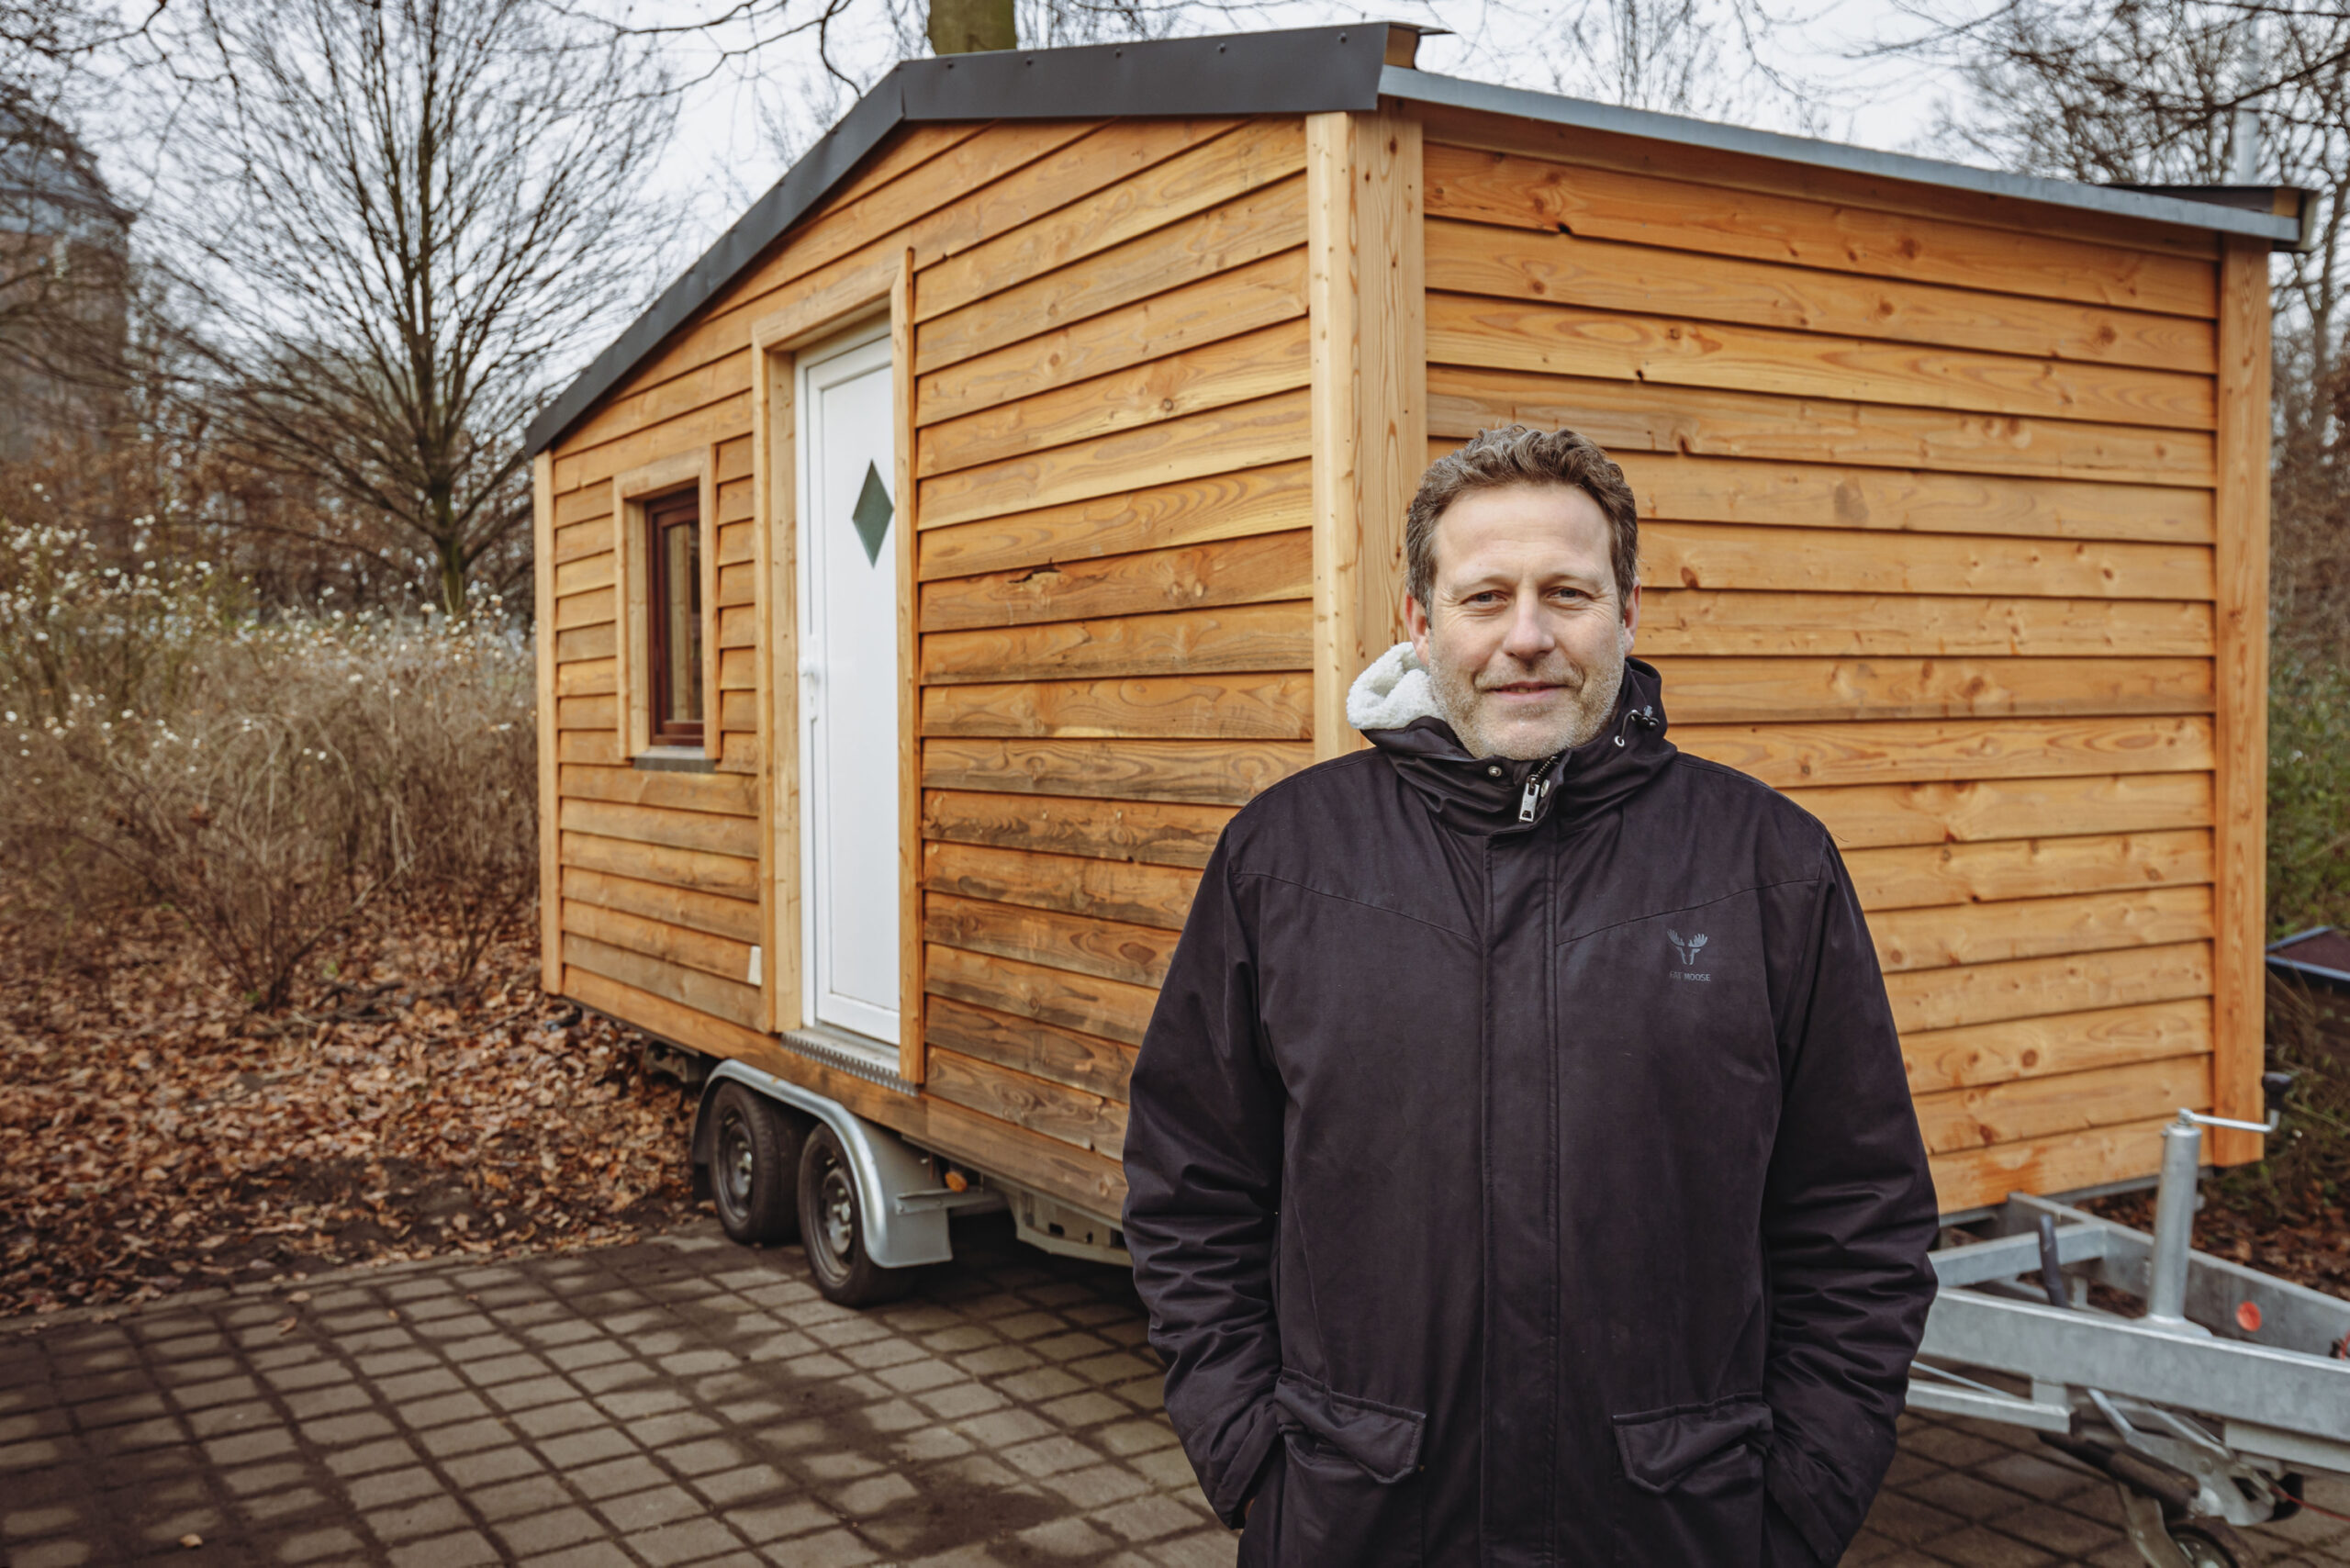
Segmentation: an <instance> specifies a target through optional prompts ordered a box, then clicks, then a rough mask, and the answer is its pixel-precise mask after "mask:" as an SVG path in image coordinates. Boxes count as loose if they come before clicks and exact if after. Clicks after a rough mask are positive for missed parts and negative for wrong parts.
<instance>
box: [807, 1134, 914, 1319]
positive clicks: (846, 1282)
mask: <svg viewBox="0 0 2350 1568" xmlns="http://www.w3.org/2000/svg"><path fill="white" fill-rule="evenodd" d="M800 1244H801V1245H802V1246H803V1247H805V1248H806V1249H807V1250H808V1271H809V1272H810V1273H811V1274H813V1275H814V1276H815V1277H816V1290H817V1293H818V1294H821V1295H822V1296H823V1298H824V1299H825V1300H826V1301H829V1302H832V1303H834V1304H835V1305H840V1306H879V1305H881V1304H882V1303H884V1302H890V1301H895V1300H897V1299H898V1298H899V1297H900V1296H901V1295H903V1294H906V1293H907V1292H908V1291H910V1290H912V1288H913V1283H914V1273H915V1271H913V1270H912V1269H885V1268H883V1267H881V1266H880V1265H879V1264H878V1263H876V1262H875V1261H874V1260H872V1259H871V1258H868V1257H867V1256H866V1252H865V1206H864V1204H863V1202H862V1200H860V1199H859V1198H858V1196H857V1193H856V1167H854V1166H853V1165H851V1164H850V1163H849V1158H848V1152H847V1151H846V1150H845V1149H844V1148H841V1140H840V1138H839V1137H837V1136H835V1135H834V1132H833V1129H832V1128H830V1127H827V1126H821V1125H820V1126H817V1128H816V1129H815V1130H814V1131H813V1132H811V1133H810V1134H809V1135H808V1141H807V1142H806V1143H805V1144H803V1145H802V1146H801V1147H800Z"/></svg>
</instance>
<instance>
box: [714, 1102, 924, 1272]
mask: <svg viewBox="0 0 2350 1568" xmlns="http://www.w3.org/2000/svg"><path fill="white" fill-rule="evenodd" d="M729 1080H732V1081H734V1082H737V1083H740V1084H743V1085H744V1087H746V1088H749V1089H751V1090H754V1091H755V1092H758V1093H761V1094H764V1095H766V1096H767V1098H768V1099H770V1100H774V1101H776V1102H778V1103H781V1104H784V1105H788V1106H789V1107H790V1108H791V1109H793V1110H795V1111H798V1112H800V1113H801V1114H805V1115H809V1116H812V1117H814V1118H815V1119H816V1120H817V1121H820V1122H822V1123H823V1124H824V1126H828V1127H830V1128H832V1129H833V1134H834V1137H838V1138H839V1139H840V1140H841V1148H842V1149H843V1150H844V1151H845V1152H846V1153H847V1155H848V1159H849V1164H850V1165H851V1166H852V1167H853V1168H854V1174H855V1175H856V1203H857V1208H858V1210H859V1211H860V1213H861V1214H862V1215H863V1217H864V1220H865V1251H866V1255H867V1257H869V1258H871V1259H872V1260H874V1262H876V1263H878V1264H879V1265H880V1266H881V1267H882V1268H885V1269H911V1268H912V1267H914V1266H915V1265H916V1264H920V1263H944V1262H946V1260H948V1259H950V1258H952V1257H954V1255H955V1249H954V1245H953V1243H952V1242H951V1241H950V1240H949V1238H948V1235H947V1228H946V1215H947V1211H946V1209H944V1208H940V1207H936V1206H931V1205H923V1206H917V1207H913V1208H912V1209H908V1208H904V1207H901V1204H899V1202H898V1197H899V1194H901V1193H923V1192H927V1191H929V1190H930V1189H932V1188H934V1187H935V1186H937V1185H938V1178H937V1175H936V1173H935V1172H934V1171H933V1170H931V1167H930V1161H929V1159H927V1158H926V1157H924V1156H923V1155H922V1154H921V1153H919V1152H917V1151H916V1150H915V1149H913V1148H912V1147H910V1146H909V1145H908V1144H907V1143H906V1142H905V1140H904V1139H902V1138H901V1137H898V1135H897V1134H895V1133H893V1132H890V1130H889V1129H888V1128H886V1127H879V1126H875V1125H874V1124H872V1123H871V1122H868V1121H867V1120H866V1119H865V1118H864V1117H862V1116H860V1115H858V1114H856V1112H854V1111H851V1110H850V1109H849V1108H848V1107H847V1106H845V1105H843V1104H842V1103H840V1102H838V1101H837V1100H832V1099H828V1098H826V1097H825V1096H823V1095H822V1094H819V1093H817V1092H815V1091H813V1090H811V1089H803V1088H801V1087H800V1085H799V1084H796V1083H793V1082H791V1081H789V1080H787V1079H781V1078H778V1077H776V1076H775V1075H774V1074H773V1073H770V1072H761V1071H760V1070H758V1069H757V1068H755V1067H751V1066H748V1065H747V1064H745V1063H743V1062H739V1061H722V1062H720V1063H719V1064H718V1065H717V1066H716V1067H714V1068H712V1069H711V1073H710V1080H709V1081H708V1082H707V1083H705V1084H703V1086H702V1095H701V1103H700V1104H699V1106H697V1107H696V1108H695V1111H694V1130H693V1141H692V1149H693V1164H694V1189H695V1192H696V1193H700V1191H701V1189H702V1187H703V1185H704V1183H705V1182H707V1181H708V1176H707V1171H708V1170H709V1167H710V1136H711V1135H710V1127H709V1122H710V1098H711V1095H712V1094H713V1093H715V1092H717V1089H718V1086H719V1085H720V1084H722V1083H724V1082H726V1081H729Z"/></svg>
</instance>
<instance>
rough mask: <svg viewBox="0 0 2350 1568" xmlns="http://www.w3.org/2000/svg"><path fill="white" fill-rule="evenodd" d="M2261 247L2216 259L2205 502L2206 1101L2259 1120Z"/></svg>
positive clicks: (2266, 322)
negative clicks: (2214, 410) (2209, 870)
mask: <svg viewBox="0 0 2350 1568" xmlns="http://www.w3.org/2000/svg"><path fill="white" fill-rule="evenodd" d="M2269 309H2270V307H2269V297H2268V248H2267V245H2266V242H2265V241H2260V242H2255V241H2248V240H2244V239H2238V238H2230V239H2228V240H2227V241H2225V242H2224V243H2223V245H2222V247H2221V252H2220V378H2219V411H2220V422H2219V430H2218V432H2217V436H2218V442H2219V473H2218V489H2217V495H2216V500H2217V507H2216V510H2217V514H2218V522H2219V531H2218V556H2217V561H2216V572H2215V576H2216V578H2217V587H2218V590H2219V599H2218V602H2217V603H2216V605H2215V606H2214V609H2215V610H2216V617H2215V625H2214V630H2215V632H2216V633H2217V637H2218V656H2217V658H2216V660H2215V663H2214V668H2213V685H2214V689H2215V690H2214V695H2215V696H2216V698H2217V699H2218V722H2217V734H2216V736H2215V743H2216V744H2215V747H2214V750H2215V754H2216V755H2215V762H2216V764H2217V766H2216V768H2215V775H2216V776H2215V778H2214V779H2213V807H2214V811H2213V830H2214V831H2213V836H2214V839H2215V841H2216V842H2215V846H2214V848H2215V851H2216V854H2215V859H2216V861H2217V864H2218V868H2219V880H2218V885H2217V888H2216V889H2215V899H2214V907H2213V916H2214V925H2215V931H2214V935H2215V941H2214V944H2213V951H2212V999H2211V1000H2212V1020H2211V1041H2212V1062H2211V1095H2212V1101H2213V1104H2214V1108H2215V1109H2216V1111H2217V1113H2218V1114H2220V1115H2222V1116H2229V1117H2233V1118H2236V1119H2238V1120H2244V1121H2257V1120H2259V1119H2260V1117H2261V1104H2262V1098H2263V1097H2262V1094H2261V1090H2260V1070H2261V1066H2262V1059H2261V1058H2262V1036H2263V1033H2264V1028H2263V1025H2264V1011H2265V1006H2266V976H2265V973H2264V955H2263V953H2262V951H2261V947H2262V943H2261V938H2262V936H2263V935H2264V934H2265V933H2266V930H2267V924H2268V908H2267V887H2266V871H2267V827H2268V821H2267V792H2266V790H2267V773H2268V445H2269V419H2270V414H2269V392H2270V387H2269V330H2270V317H2269ZM2261 1145H2262V1139H2261V1138H2260V1137H2259V1135H2257V1134H2255V1133H2241V1132H2231V1131H2227V1130H2224V1129H2221V1130H2216V1131H2215V1132H2214V1133H2213V1135H2212V1139H2211V1144H2210V1149H2211V1159H2212V1160H2213V1162H2214V1163H2217V1164H2221V1165H2234V1164H2241V1163H2244V1162H2245V1161H2247V1160H2253V1159H2259V1158H2260V1153H2261Z"/></svg>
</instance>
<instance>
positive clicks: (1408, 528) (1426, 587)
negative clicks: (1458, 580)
mask: <svg viewBox="0 0 2350 1568" xmlns="http://www.w3.org/2000/svg"><path fill="white" fill-rule="evenodd" d="M1505 485H1572V486H1573V487H1575V488H1576V489H1578V490H1581V491H1582V492H1583V494H1585V495H1587V496H1589V497H1590V498H1592V499H1593V500H1595V501H1596V502H1597V503H1598V504H1599V510H1600V511H1601V512H1602V513H1603V514H1605V515H1606V519H1607V526H1608V530H1609V532H1611V533H1612V534H1613V535H1614V537H1613V538H1612V539H1611V540H1610V541H1609V544H1608V551H1607V556H1608V565H1609V566H1611V567H1613V568H1614V570H1615V574H1616V597H1617V601H1618V602H1619V603H1628V602H1630V600H1631V598H1632V585H1633V584H1634V583H1636V582H1638V581H1639V577H1640V517H1639V508H1638V506H1637V505H1636V504H1635V503H1634V501H1633V499H1632V487H1631V486H1630V485H1628V484H1627V483H1625V481H1624V471H1623V470H1622V469H1621V468H1618V467H1617V466H1616V460H1615V459H1614V458H1612V457H1610V456H1608V455H1607V454H1606V453H1605V452H1602V451H1601V450H1600V449H1599V445H1598V443H1597V442H1594V441H1591V440H1590V439H1588V438H1587V437H1584V436H1580V435H1577V434H1576V433H1575V432H1574V431H1538V430H1536V429H1534V428H1533V427H1531V426H1529V425H1508V426H1505V427H1504V428H1503V429H1501V430H1497V431H1478V432H1477V434H1476V436H1475V438H1474V439H1472V441H1471V442H1469V443H1468V444H1467V445H1466V446H1463V447H1461V448H1460V449H1459V450H1458V451H1455V452H1448V453H1446V454H1444V455H1443V456H1442V457H1439V458H1438V459H1437V460H1436V461H1435V462H1434V463H1431V464H1429V465H1428V471H1427V473H1426V474H1424V475H1422V476H1420V493H1419V494H1418V495H1416V496H1414V497H1413V498H1412V510H1410V511H1409V512H1407V513H1405V514H1404V581H1405V584H1406V586H1408V587H1409V588H1410V589H1411V594H1412V597H1413V598H1414V599H1417V600H1419V601H1420V604H1421V607H1422V608H1424V609H1425V608H1426V607H1427V603H1428V595H1429V593H1430V591H1431V590H1432V589H1434V588H1435V587H1436V525H1437V521H1438V519H1439V518H1441V517H1443V516H1444V513H1445V510H1446V509H1447V508H1448V507H1449V506H1451V505H1452V503H1453V502H1455V501H1457V500H1459V499H1460V498H1461V497H1462V496H1464V495H1466V494H1468V492H1470V491H1471V490H1496V489H1500V488H1501V487H1504V486H1505Z"/></svg>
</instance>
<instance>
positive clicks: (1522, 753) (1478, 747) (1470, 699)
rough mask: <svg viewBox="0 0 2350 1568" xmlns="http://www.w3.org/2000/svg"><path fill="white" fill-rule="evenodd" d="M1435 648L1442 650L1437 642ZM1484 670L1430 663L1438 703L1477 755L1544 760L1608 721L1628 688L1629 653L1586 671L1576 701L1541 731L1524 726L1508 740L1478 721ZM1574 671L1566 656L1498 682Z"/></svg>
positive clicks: (1551, 678)
mask: <svg viewBox="0 0 2350 1568" xmlns="http://www.w3.org/2000/svg"><path fill="white" fill-rule="evenodd" d="M1429 652H1431V653H1434V652H1436V650H1435V649H1434V648H1431V649H1430V650H1429ZM1478 673H1479V672H1476V671H1471V670H1462V669H1460V668H1457V667H1455V666H1450V665H1447V664H1443V663H1437V664H1434V665H1433V666H1431V667H1430V668H1429V670H1428V686H1429V689H1430V690H1431V691H1432V692H1433V693H1434V695H1435V697H1436V704H1437V708H1438V711H1440V712H1442V713H1443V715H1444V719H1445V722H1447V723H1449V724H1450V725H1451V726H1452V733H1453V734H1456V735H1458V736H1459V737H1460V744H1461V745H1463V746H1465V747H1467V748H1468V752H1469V755H1470V756H1501V757H1507V758H1509V759H1510V760H1511V761H1513V762H1538V761H1540V760H1541V759H1542V758H1544V757H1550V756H1557V755H1558V754H1559V753H1561V752H1562V751H1572V750H1573V749H1574V748H1575V747H1577V746H1579V745H1583V743H1584V742H1586V741H1588V740H1590V739H1591V738H1592V737H1593V736H1595V735H1596V734H1599V732H1600V730H1601V729H1602V728H1604V727H1605V726H1606V722H1607V719H1608V715H1610V714H1612V713H1613V712H1615V711H1616V698H1617V694H1618V693H1619V692H1621V691H1622V690H1623V689H1624V655H1623V654H1622V653H1620V652H1618V653H1617V654H1616V655H1615V656H1614V657H1613V658H1611V659H1608V660H1606V662H1605V663H1602V664H1599V665H1596V666H1593V667H1592V668H1591V669H1590V670H1588V671H1586V672H1584V674H1585V679H1584V680H1583V684H1582V685H1580V686H1578V687H1576V688H1574V689H1573V691H1572V702H1571V703H1570V705H1569V706H1568V708H1567V709H1566V711H1564V712H1562V713H1561V714H1559V715H1558V716H1557V717H1556V718H1555V719H1554V720H1553V722H1551V724H1550V725H1549V726H1547V727H1546V728H1544V729H1543V730H1541V731H1539V732H1527V731H1520V732H1519V733H1518V734H1517V735H1516V736H1515V737H1514V738H1511V739H1507V740H1498V741H1497V740H1491V739H1489V738H1488V737H1487V736H1486V735H1485V734H1484V732H1483V728H1482V727H1481V726H1480V725H1479V724H1478V722H1477V717H1476V715H1477V712H1478V710H1479V707H1480V704H1479V702H1478V700H1477V698H1478V688H1477V675H1478ZM1574 673H1575V672H1574V669H1573V666H1570V665H1567V664H1566V663H1564V661H1561V662H1560V663H1559V664H1557V665H1555V666H1551V665H1545V666H1538V667H1536V668H1534V669H1530V670H1527V671H1526V672H1525V673H1524V674H1522V675H1517V676H1513V677H1511V678H1509V679H1505V680H1499V681H1496V682H1494V684H1495V685H1499V686H1507V685H1511V684H1513V682H1515V681H1518V680H1548V681H1560V682H1563V681H1565V680H1566V679H1568V678H1571V677H1572V675H1573V674H1574Z"/></svg>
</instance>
